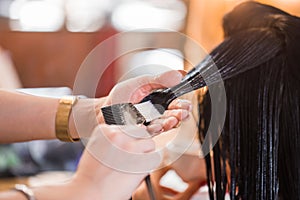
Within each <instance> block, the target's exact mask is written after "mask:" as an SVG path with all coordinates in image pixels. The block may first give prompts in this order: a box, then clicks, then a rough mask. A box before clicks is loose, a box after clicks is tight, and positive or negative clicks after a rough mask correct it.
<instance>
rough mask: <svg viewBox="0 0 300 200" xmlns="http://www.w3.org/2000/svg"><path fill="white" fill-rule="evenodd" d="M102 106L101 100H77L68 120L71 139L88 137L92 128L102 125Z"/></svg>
mask: <svg viewBox="0 0 300 200" xmlns="http://www.w3.org/2000/svg"><path fill="white" fill-rule="evenodd" d="M102 104H103V100H102V99H96V98H84V99H78V100H77V103H76V104H75V105H74V106H73V109H72V112H71V115H70V120H69V131H70V135H71V137H73V138H87V137H90V135H91V134H92V132H93V130H94V128H95V127H96V126H97V125H98V124H99V123H104V122H103V120H102V118H103V117H101V116H102V113H101V111H100V109H101V107H102Z"/></svg>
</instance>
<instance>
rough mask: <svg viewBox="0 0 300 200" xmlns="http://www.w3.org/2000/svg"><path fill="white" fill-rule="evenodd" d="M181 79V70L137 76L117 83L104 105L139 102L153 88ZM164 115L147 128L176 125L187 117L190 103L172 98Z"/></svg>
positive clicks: (172, 83) (163, 86) (159, 129)
mask: <svg viewBox="0 0 300 200" xmlns="http://www.w3.org/2000/svg"><path fill="white" fill-rule="evenodd" d="M181 79H182V72H180V71H175V70H173V71H168V72H166V73H163V74H161V75H158V76H139V77H136V78H132V79H129V80H126V81H123V82H121V83H119V84H117V85H116V86H115V87H114V88H113V89H112V90H111V92H110V94H109V95H108V97H107V98H106V101H105V104H104V105H111V104H117V103H127V102H131V103H139V102H140V101H141V100H142V99H143V98H144V97H146V96H147V95H148V94H150V93H151V92H152V91H153V90H156V89H160V88H166V87H172V86H174V85H176V84H178V83H179V82H180V81H181ZM168 109H169V110H167V111H166V112H165V113H164V115H163V116H162V117H161V118H160V119H158V120H154V121H152V122H151V125H149V126H148V130H149V131H150V132H151V133H159V132H161V131H162V130H165V131H166V130H169V129H172V128H174V127H176V126H177V125H178V124H179V123H180V121H181V120H184V119H186V118H187V117H188V115H189V111H190V110H191V103H190V102H189V101H187V100H180V99H177V100H174V101H173V102H172V103H171V104H170V105H169V108H168ZM99 119H100V121H101V117H99Z"/></svg>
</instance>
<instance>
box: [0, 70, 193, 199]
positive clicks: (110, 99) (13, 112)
mask: <svg viewBox="0 0 300 200" xmlns="http://www.w3.org/2000/svg"><path fill="white" fill-rule="evenodd" d="M181 78H182V75H181V73H180V72H178V71H170V72H167V73H165V74H162V75H160V76H154V77H153V76H144V77H138V78H134V79H132V80H128V81H126V82H125V83H120V84H117V85H116V86H115V87H114V88H113V90H112V91H111V93H110V94H109V95H108V96H107V97H104V98H100V99H82V100H79V101H78V103H76V104H75V106H78V107H80V106H81V105H83V104H91V105H92V106H94V108H95V109H96V110H97V109H98V111H96V112H97V113H98V115H97V121H98V123H99V124H100V125H95V127H91V128H92V129H91V130H92V131H91V133H92V134H91V135H92V136H91V139H90V141H92V142H89V145H97V144H98V142H100V140H101V138H100V136H103V135H104V136H106V137H107V138H108V139H109V140H110V141H111V143H113V144H115V145H117V146H119V147H120V148H121V149H124V150H126V151H129V152H134V153H147V152H151V151H154V150H155V145H154V141H153V140H152V139H151V138H136V137H130V136H128V135H126V134H123V133H122V130H121V129H120V128H118V127H117V126H108V125H105V124H103V117H102V115H101V112H100V111H99V108H101V107H102V106H106V105H110V104H111V103H118V102H124V101H127V102H132V103H138V102H139V101H140V100H141V99H142V98H143V97H145V96H146V95H147V94H149V93H150V92H151V91H152V90H154V89H157V88H164V87H170V86H173V85H175V84H177V83H179V82H180V80H181ZM137 83H138V84H137ZM137 85H138V87H137ZM119 94H121V95H119ZM0 96H1V98H0V110H1V113H0V138H1V140H0V142H1V143H10V142H20V141H30V140H37V139H44V140H47V139H55V138H56V137H55V128H54V124H55V114H56V109H57V106H58V100H57V99H51V98H43V97H35V96H30V95H25V94H20V93H15V92H8V91H4V90H0ZM95 102H96V105H95ZM84 106H86V105H84ZM190 110H191V104H190V103H189V102H187V101H180V100H178V101H174V102H173V103H172V104H170V106H169V110H168V111H167V112H165V114H164V116H163V117H162V118H161V119H158V120H155V121H153V122H152V123H151V125H150V126H149V127H148V131H150V132H151V134H157V133H160V132H162V131H165V130H169V129H171V128H173V127H175V126H177V125H178V123H179V122H180V121H181V120H184V119H185V118H187V117H188V114H189V111H190ZM82 112H84V110H82ZM69 127H70V134H71V135H72V137H74V138H76V137H78V134H77V131H76V129H75V126H74V120H73V118H72V117H71V118H70V120H69ZM139 128H144V129H146V127H139ZM102 148H103V149H102ZM110 148H111V147H110V146H104V147H101V148H99V150H101V151H109V149H110ZM116 159H117V158H116ZM147 162H149V163H147V164H148V165H149V166H151V167H152V166H153V168H155V167H157V166H158V165H159V163H160V158H159V157H157V158H153V160H148V161H147ZM144 164H145V163H144ZM146 175H147V173H143V174H132V173H124V172H120V171H117V170H114V169H111V168H110V167H107V166H105V165H103V164H102V163H101V162H99V160H97V159H96V158H95V157H94V156H93V155H92V154H90V152H89V151H88V150H86V151H85V152H84V154H83V156H82V158H81V161H80V164H79V166H78V169H77V171H76V173H75V175H74V177H73V178H72V179H71V180H70V181H69V182H67V183H63V184H60V185H51V186H47V187H37V188H33V191H34V193H35V196H36V198H37V199H39V200H47V199H55V200H60V199H72V200H73V199H74V200H76V199H80V200H85V199H128V198H129V197H130V196H131V194H132V193H133V192H134V190H135V189H136V188H137V187H138V185H139V184H140V183H141V181H142V180H143V179H144V177H145V176H146ZM115 180H118V181H115ZM116 188H118V191H117V192H116V191H115V189H116ZM53 191H55V192H53ZM74 191H76V192H74ZM2 199H5V200H10V199H20V200H21V199H26V198H25V197H24V196H23V195H22V194H21V193H20V192H16V191H7V192H2V193H0V200H2Z"/></svg>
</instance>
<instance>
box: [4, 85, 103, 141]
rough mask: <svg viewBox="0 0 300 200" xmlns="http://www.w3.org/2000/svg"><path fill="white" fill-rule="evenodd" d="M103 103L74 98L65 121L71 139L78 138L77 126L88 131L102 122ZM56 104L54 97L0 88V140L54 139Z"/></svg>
mask: <svg viewBox="0 0 300 200" xmlns="http://www.w3.org/2000/svg"><path fill="white" fill-rule="evenodd" d="M104 102H105V98H101V99H79V100H78V102H77V103H76V104H75V105H74V107H73V109H72V112H71V115H70V120H69V130H70V134H71V136H72V137H73V138H78V133H77V128H78V127H79V128H81V132H84V133H86V134H90V133H91V132H92V130H93V128H94V127H95V126H96V125H97V124H98V123H102V122H103V120H102V118H101V114H99V112H100V107H101V106H102V104H104ZM58 104H59V99H55V98H46V97H37V96H32V95H27V94H22V93H17V92H12V91H5V90H0V143H11V142H21V141H30V140H39V139H55V138H56V135H55V116H56V112H57V107H58ZM74 113H76V114H75V116H77V117H76V118H75V119H76V120H74V117H73V114H74ZM96 116H97V119H96ZM77 125H79V126H78V127H77ZM83 125H84V126H83ZM82 129H84V130H82ZM81 136H82V135H81Z"/></svg>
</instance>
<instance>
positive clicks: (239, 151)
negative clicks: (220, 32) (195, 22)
mask: <svg viewBox="0 0 300 200" xmlns="http://www.w3.org/2000/svg"><path fill="white" fill-rule="evenodd" d="M223 29H224V36H225V39H224V41H223V42H222V43H221V44H220V45H218V46H217V47H216V48H215V49H214V50H213V51H212V52H211V53H210V56H211V58H212V59H213V60H214V62H215V64H216V66H217V67H218V68H219V69H222V70H223V71H222V70H221V75H222V77H225V79H224V86H225V90H226V96H227V105H226V108H227V110H226V120H225V124H224V127H223V129H222V133H221V137H220V139H219V141H218V142H217V144H216V145H215V146H214V148H213V150H212V153H211V154H209V155H207V156H206V157H205V161H206V166H207V182H208V186H209V195H210V199H211V200H213V199H217V200H220V199H224V198H225V197H224V196H225V194H226V192H227V191H229V195H230V198H231V199H251V200H253V199H264V200H270V199H300V19H299V18H297V17H295V16H292V15H290V14H288V13H286V12H284V11H282V10H279V9H277V8H275V7H272V6H268V5H264V4H260V3H257V2H252V1H251V2H245V3H242V4H240V5H238V6H237V7H236V8H235V9H233V10H232V11H231V12H230V13H228V14H227V15H226V16H225V17H224V18H223ZM270 38H271V39H270ZM258 41H259V42H258ZM266 41H267V42H268V43H267V45H261V43H264V42H266ZM245 49H247V51H245ZM226 52H230V53H226ZM266 55H268V56H266ZM243 60H247V62H246V63H244V64H243V65H241V64H240V63H241V62H243ZM248 66H250V67H248ZM234 70H235V73H234V74H230V73H231V72H232V71H234ZM227 73H229V74H230V76H227ZM210 104H211V101H210V97H209V95H208V94H207V95H205V96H204V100H203V101H202V102H201V103H199V118H200V121H199V138H200V140H202V141H203V138H204V137H205V135H206V134H207V133H206V132H207V130H208V126H209V123H210V120H212V119H210V117H211V109H210ZM227 169H229V170H227Z"/></svg>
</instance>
